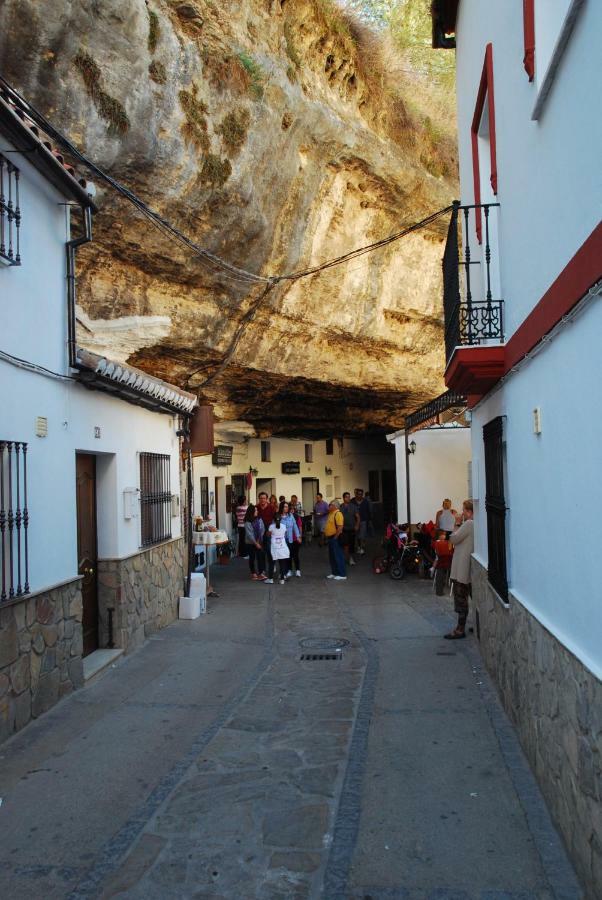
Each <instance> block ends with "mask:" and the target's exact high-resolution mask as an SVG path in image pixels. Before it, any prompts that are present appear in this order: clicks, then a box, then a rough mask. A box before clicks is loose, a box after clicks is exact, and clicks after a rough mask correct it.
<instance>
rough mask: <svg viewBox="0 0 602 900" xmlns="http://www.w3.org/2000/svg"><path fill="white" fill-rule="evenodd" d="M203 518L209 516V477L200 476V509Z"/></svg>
mask: <svg viewBox="0 0 602 900" xmlns="http://www.w3.org/2000/svg"><path fill="white" fill-rule="evenodd" d="M200 515H201V516H202V517H203V519H208V518H209V479H208V478H201V510H200Z"/></svg>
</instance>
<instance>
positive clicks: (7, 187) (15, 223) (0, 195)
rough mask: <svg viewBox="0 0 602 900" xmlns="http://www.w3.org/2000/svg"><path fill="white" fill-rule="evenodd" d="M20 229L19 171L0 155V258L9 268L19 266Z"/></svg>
mask: <svg viewBox="0 0 602 900" xmlns="http://www.w3.org/2000/svg"><path fill="white" fill-rule="evenodd" d="M20 228H21V208H20V206H19V170H18V169H17V167H16V166H15V165H13V163H12V162H11V161H10V160H9V159H6V157H5V156H2V154H1V153H0V257H1V258H2V260H3V261H4V263H8V264H9V265H11V266H20V265H21V252H20V247H19V229H20Z"/></svg>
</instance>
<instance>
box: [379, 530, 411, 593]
mask: <svg viewBox="0 0 602 900" xmlns="http://www.w3.org/2000/svg"><path fill="white" fill-rule="evenodd" d="M383 548H384V551H385V552H384V554H382V555H380V556H375V557H374V559H373V560H372V570H373V572H374V574H375V575H380V574H381V573H383V572H388V573H389V576H390V577H391V578H393V579H394V580H395V581H399V580H400V579H401V578H403V577H404V576H405V574H406V572H415V571H416V568H417V566H418V565H419V564H420V559H421V553H420V549H419V547H418V544H417V542H416V541H408V534H407V526H405V525H395V524H393V523H391V524H390V525H387V530H386V533H385V538H384V541H383Z"/></svg>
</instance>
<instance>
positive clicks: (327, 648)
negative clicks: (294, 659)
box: [299, 637, 349, 653]
mask: <svg viewBox="0 0 602 900" xmlns="http://www.w3.org/2000/svg"><path fill="white" fill-rule="evenodd" d="M299 646H300V647H302V649H303V650H315V651H316V652H318V651H321V652H322V653H326V652H330V653H338V651H339V650H342V649H343V647H348V646H349V641H346V640H345V638H337V637H323V638H319V637H313V638H303V639H302V640H301V641H299Z"/></svg>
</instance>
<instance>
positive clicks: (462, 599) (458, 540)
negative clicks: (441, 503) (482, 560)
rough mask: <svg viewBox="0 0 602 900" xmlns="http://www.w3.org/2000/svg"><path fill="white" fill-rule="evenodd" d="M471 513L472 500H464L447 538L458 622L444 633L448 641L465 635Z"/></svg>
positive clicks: (471, 527)
mask: <svg viewBox="0 0 602 900" xmlns="http://www.w3.org/2000/svg"><path fill="white" fill-rule="evenodd" d="M473 514H474V513H473V508H472V500H465V501H464V503H463V504H462V517H461V518H460V517H458V519H457V520H456V524H457V525H458V527H457V528H456V530H455V531H454V532H453V533H452V534H451V535H450V538H449V539H450V541H451V542H452V544H453V545H454V555H453V558H452V565H451V573H450V575H451V581H452V587H453V593H454V610H455V612H456V613H457V614H458V624H457V625H456V627H455V628H454V630H453V631H450V633H449V634H445V635H444V637H445V638H446V639H447V640H448V641H456V640H458V638H464V637H466V619H467V618H468V598H469V597H470V560H471V557H472V552H473V550H474V530H473V521H472V517H473ZM462 520H463V521H462ZM460 523H461V524H460Z"/></svg>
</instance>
